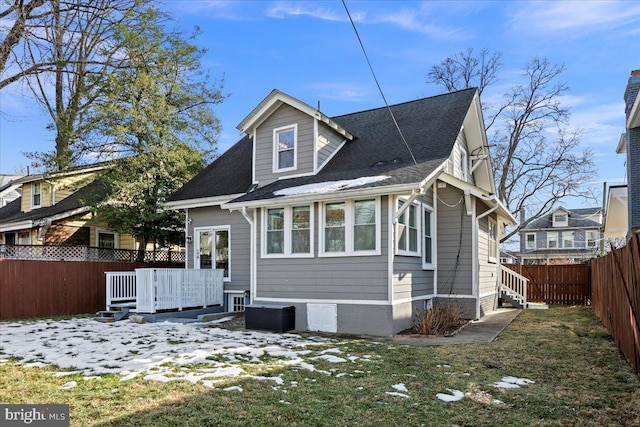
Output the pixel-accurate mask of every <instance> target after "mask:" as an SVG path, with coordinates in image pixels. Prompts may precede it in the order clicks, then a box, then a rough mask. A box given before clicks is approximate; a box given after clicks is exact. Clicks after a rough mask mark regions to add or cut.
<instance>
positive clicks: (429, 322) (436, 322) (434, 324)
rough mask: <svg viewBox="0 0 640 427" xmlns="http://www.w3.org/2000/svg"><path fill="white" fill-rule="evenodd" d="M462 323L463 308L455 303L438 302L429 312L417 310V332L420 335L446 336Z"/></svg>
mask: <svg viewBox="0 0 640 427" xmlns="http://www.w3.org/2000/svg"><path fill="white" fill-rule="evenodd" d="M462 323H463V311H462V306H461V305H460V304H459V303H458V302H455V301H454V302H451V301H447V302H437V303H435V304H433V307H431V308H430V309H429V310H423V311H420V310H416V323H415V330H416V332H417V333H418V334H420V335H445V334H447V333H451V332H453V331H455V330H456V329H458V327H459V326H460V325H461V324H462Z"/></svg>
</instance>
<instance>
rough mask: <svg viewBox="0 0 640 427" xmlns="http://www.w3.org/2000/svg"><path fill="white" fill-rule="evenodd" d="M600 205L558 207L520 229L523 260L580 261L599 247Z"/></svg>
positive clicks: (593, 253) (521, 260)
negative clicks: (595, 206)
mask: <svg viewBox="0 0 640 427" xmlns="http://www.w3.org/2000/svg"><path fill="white" fill-rule="evenodd" d="M601 228H602V209H601V208H581V209H571V210H569V209H566V208H564V207H559V208H557V209H555V210H554V211H552V212H551V213H549V214H547V215H545V216H543V217H541V218H538V219H536V220H535V221H532V222H530V223H529V224H527V226H526V227H524V228H523V229H522V230H521V231H520V254H519V258H520V262H521V263H522V264H550V263H563V264H566V263H568V264H571V263H581V262H584V261H587V260H589V259H591V258H593V257H594V256H595V255H596V254H597V253H598V252H599V251H600V241H601V240H602V233H601Z"/></svg>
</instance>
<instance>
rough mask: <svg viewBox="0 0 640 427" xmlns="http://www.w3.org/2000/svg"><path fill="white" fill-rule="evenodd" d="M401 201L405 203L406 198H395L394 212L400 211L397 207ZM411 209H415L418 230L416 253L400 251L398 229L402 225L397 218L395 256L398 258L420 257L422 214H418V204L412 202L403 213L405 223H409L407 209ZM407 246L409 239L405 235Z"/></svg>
mask: <svg viewBox="0 0 640 427" xmlns="http://www.w3.org/2000/svg"><path fill="white" fill-rule="evenodd" d="M401 200H402V201H403V202H405V203H406V201H407V198H406V197H397V198H396V204H395V207H396V210H397V209H400V208H399V207H398V203H399V202H400V201H401ZM412 208H416V218H417V221H416V222H417V224H416V225H417V228H418V242H417V244H418V246H417V248H416V252H412V251H410V250H406V249H400V227H401V226H404V224H401V223H400V218H398V222H397V223H396V225H395V234H396V235H395V249H396V255H399V256H412V257H422V238H423V236H422V214H421V212H420V204H419V203H418V202H415V201H414V202H413V203H411V208H407V210H406V211H404V214H405V215H406V216H405V218H407V221H409V209H412ZM406 242H407V246H409V237H408V235H407V240H406Z"/></svg>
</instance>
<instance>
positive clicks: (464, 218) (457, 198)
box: [437, 185, 473, 295]
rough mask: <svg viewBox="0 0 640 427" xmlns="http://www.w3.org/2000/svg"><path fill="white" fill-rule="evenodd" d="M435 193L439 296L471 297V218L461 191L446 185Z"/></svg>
mask: <svg viewBox="0 0 640 427" xmlns="http://www.w3.org/2000/svg"><path fill="white" fill-rule="evenodd" d="M437 192H438V193H437V194H438V207H437V212H438V214H437V224H438V238H437V240H438V243H437V251H438V295H446V294H454V295H471V292H472V274H473V273H472V271H473V267H472V255H473V251H472V238H471V237H472V222H471V221H472V218H471V216H469V215H467V214H466V211H465V205H464V198H463V193H462V192H461V191H460V190H457V189H455V188H453V187H451V186H450V185H447V186H446V188H438V190H437ZM461 198H462V200H461ZM452 206H453V207H452Z"/></svg>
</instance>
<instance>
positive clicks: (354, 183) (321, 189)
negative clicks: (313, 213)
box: [273, 175, 389, 196]
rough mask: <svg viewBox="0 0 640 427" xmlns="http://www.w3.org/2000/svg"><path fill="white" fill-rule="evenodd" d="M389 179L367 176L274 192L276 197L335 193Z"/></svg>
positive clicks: (382, 176)
mask: <svg viewBox="0 0 640 427" xmlns="http://www.w3.org/2000/svg"><path fill="white" fill-rule="evenodd" d="M385 179H389V177H388V176H386V175H379V176H367V177H361V178H356V179H344V180H340V181H327V182H319V183H316V184H307V185H298V186H296V187H290V188H283V189H282V190H277V191H274V192H273V195H274V196H299V195H303V194H324V193H333V192H336V191H340V190H347V189H349V188H355V187H362V186H364V185H370V184H375V183H377V182H380V181H384V180H385Z"/></svg>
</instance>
